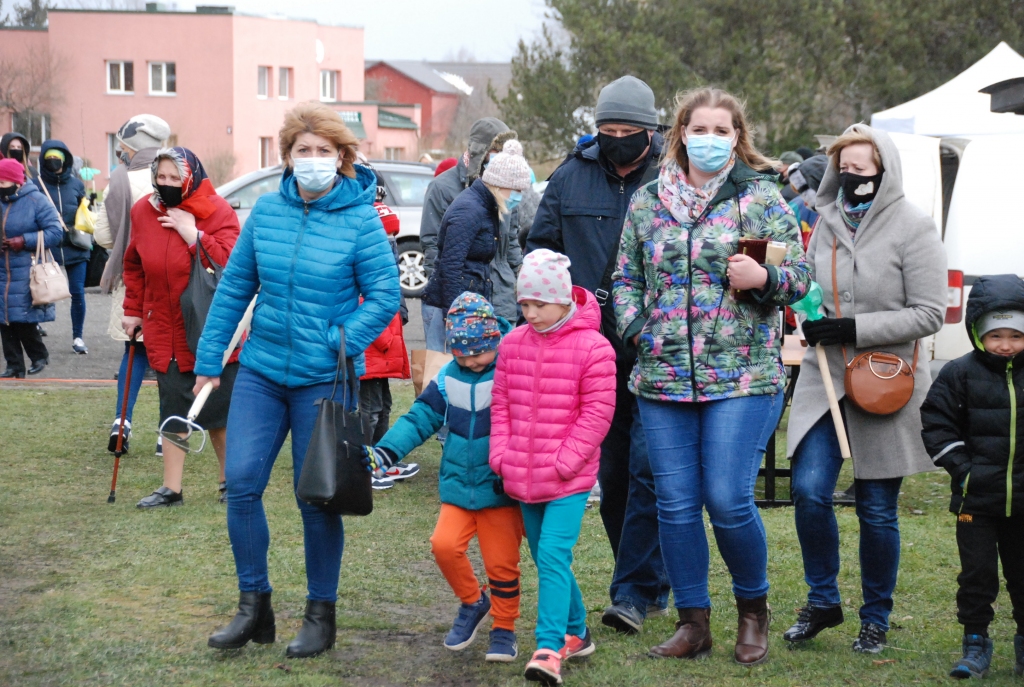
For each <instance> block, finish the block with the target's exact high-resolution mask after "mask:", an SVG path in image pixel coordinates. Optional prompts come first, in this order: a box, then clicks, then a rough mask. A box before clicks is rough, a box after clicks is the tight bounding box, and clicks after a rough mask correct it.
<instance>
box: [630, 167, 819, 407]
mask: <svg viewBox="0 0 1024 687" xmlns="http://www.w3.org/2000/svg"><path fill="white" fill-rule="evenodd" d="M661 183H662V182H661V181H659V182H652V183H650V184H648V185H647V186H644V187H641V188H640V189H639V190H638V191H637V192H636V194H635V195H634V196H633V199H632V202H631V203H630V207H629V211H628V213H627V215H626V220H625V224H624V226H623V230H622V239H621V242H620V247H619V258H618V267H617V269H616V271H615V274H614V275H613V280H614V286H613V296H614V304H615V315H616V319H617V324H618V331H619V334H620V335H621V336H623V337H624V338H628V337H632V336H633V335H634V334H636V333H637V332H639V338H638V341H637V352H638V359H637V363H636V365H635V366H634V369H633V374H632V378H631V380H630V390H631V391H632V392H633V393H635V394H637V395H639V396H642V397H644V398H649V399H653V400H661V401H691V402H692V401H714V400H720V399H726V398H734V397H738V396H747V395H757V394H774V393H778V392H780V391H782V390H783V388H784V386H785V382H786V375H785V369H784V368H783V365H782V359H781V354H780V348H781V343H782V339H781V332H780V330H779V315H778V307H779V306H784V305H788V304H790V303H794V302H796V301H798V300H800V299H801V298H803V296H804V295H805V294H806V293H807V290H808V287H809V285H810V275H809V273H808V268H807V264H806V262H805V261H804V251H803V246H802V243H801V240H800V230H799V227H798V225H797V221H796V217H795V216H794V215H793V212H792V211H791V210H790V209H789V206H788V205H786V203H785V201H784V200H783V199H782V196H781V195H780V194H779V190H778V186H777V185H776V184H775V182H774V180H773V179H772V178H771V177H770V176H769V175H764V174H760V173H758V172H755V171H753V170H751V169H750V168H749V167H747V166H746V165H745V164H743V163H742V162H741V161H737V162H736V163H735V166H734V168H733V169H732V171H731V172H730V173H729V177H728V179H726V180H725V182H724V183H723V184H722V186H721V188H720V189H719V191H718V193H717V194H716V195H715V197H714V199H713V200H712V201H711V202H710V203H708V204H707V206H706V207H705V209H704V211H703V212H702V213H701V214H700V215H698V216H697V217H696V218H695V219H694V221H692V222H689V223H681V222H680V221H679V220H678V219H677V218H676V217H675V215H674V213H673V212H672V211H671V210H670V209H669V208H668V207H667V206H666V204H665V202H664V201H663V200H662V198H661V194H660V193H659V191H660V190H661V189H660V185H661ZM741 237H742V238H767V239H771V240H773V241H780V242H784V243H786V245H787V246H788V251H787V253H786V258H785V260H784V261H783V263H782V265H781V266H780V267H777V268H774V267H768V272H769V281H768V284H767V285H766V289H765V290H764V291H763V292H762V293H761V294H759V296H758V300H759V301H760V302H759V303H757V302H753V300H752V301H749V302H748V301H737V300H736V299H734V298H733V296H732V294H731V293H730V292H729V289H728V284H727V281H726V267H727V266H728V258H729V257H730V256H732V255H734V254H736V252H737V250H738V246H739V239H740V238H741ZM641 323H642V327H640V324H641Z"/></svg>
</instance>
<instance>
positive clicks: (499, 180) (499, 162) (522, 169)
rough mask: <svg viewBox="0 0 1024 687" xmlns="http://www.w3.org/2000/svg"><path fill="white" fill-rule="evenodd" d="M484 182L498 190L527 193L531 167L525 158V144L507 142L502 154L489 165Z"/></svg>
mask: <svg viewBox="0 0 1024 687" xmlns="http://www.w3.org/2000/svg"><path fill="white" fill-rule="evenodd" d="M483 180H484V183H485V184H490V185H491V186H497V187H498V188H511V189H514V190H516V191H525V190H526V188H527V187H528V186H529V185H530V165H528V164H526V158H525V157H523V144H522V143H520V142H519V141H517V140H515V139H512V140H511V141H505V146H504V147H503V148H502V149H501V152H500V153H498V154H497V155H495V156H494V157H492V158H491V161H490V162H488V163H487V169H485V170H484V175H483Z"/></svg>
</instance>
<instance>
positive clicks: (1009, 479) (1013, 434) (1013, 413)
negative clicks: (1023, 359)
mask: <svg viewBox="0 0 1024 687" xmlns="http://www.w3.org/2000/svg"><path fill="white" fill-rule="evenodd" d="M1006 385H1007V386H1008V387H1010V462H1009V463H1007V464H1006V517H1010V512H1011V510H1012V509H1013V456H1014V454H1015V453H1016V452H1017V390H1016V389H1015V388H1014V387H1013V358H1011V359H1010V360H1009V361H1008V362H1007V363H1006Z"/></svg>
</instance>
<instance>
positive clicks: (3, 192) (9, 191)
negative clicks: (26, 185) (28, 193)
mask: <svg viewBox="0 0 1024 687" xmlns="http://www.w3.org/2000/svg"><path fill="white" fill-rule="evenodd" d="M17 192H18V187H17V186H6V187H3V188H0V200H8V199H9V198H10V197H11V196H13V195H14V194H15V193H17Z"/></svg>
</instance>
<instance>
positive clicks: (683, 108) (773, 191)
mask: <svg viewBox="0 0 1024 687" xmlns="http://www.w3.org/2000/svg"><path fill="white" fill-rule="evenodd" d="M667 145H668V149H667V152H666V156H665V160H664V163H663V166H662V170H661V173H660V176H659V178H658V180H657V181H656V182H651V183H650V184H648V185H646V186H643V187H641V188H640V189H639V190H638V191H637V192H636V194H635V195H634V196H633V199H632V202H631V204H630V209H629V212H628V213H627V216H626V221H625V226H624V228H623V231H622V240H621V245H620V249H619V262H618V268H617V270H616V272H615V274H614V299H615V311H616V317H617V320H618V329H619V334H620V335H622V337H623V339H624V340H630V341H633V342H634V343H635V344H636V346H637V352H638V360H637V363H636V367H635V369H634V373H633V379H632V381H631V384H630V388H631V390H632V391H633V393H635V394H636V395H637V396H638V397H639V399H640V414H641V417H642V419H643V425H644V431H645V433H646V435H647V445H648V450H649V452H650V458H651V468H652V470H653V473H654V481H655V486H656V490H657V496H658V512H659V522H660V525H661V546H662V551H663V552H664V556H665V564H666V566H667V568H668V573H669V578H670V579H671V582H672V588H673V592H674V596H675V603H676V608H677V610H678V612H679V622H678V623H677V624H676V628H677V630H676V633H675V635H674V636H673V637H672V638H670V639H669V640H668V641H666V642H665V643H664V644H661V645H660V646H656V647H654V648H653V649H651V653H652V655H655V656H668V657H675V658H696V657H698V656H701V655H704V654H706V653H707V652H708V651H710V649H711V633H710V629H709V617H710V612H711V610H710V609H711V599H710V596H709V595H708V555H709V554H708V543H707V537H706V534H705V529H704V522H703V513H702V511H703V509H704V508H705V507H706V508H707V511H708V514H709V515H710V518H711V524H712V525H713V526H714V530H715V539H716V541H717V543H718V548H719V550H720V551H721V553H722V558H723V559H725V563H726V565H727V566H728V568H729V572H730V573H731V575H732V580H733V592H734V594H735V597H736V605H737V608H738V611H739V631H738V634H737V639H736V647H735V658H736V661H737V662H739V663H741V664H744V665H751V664H755V663H760V662H762V661H764V660H765V659H766V658H767V654H768V621H769V617H770V616H769V611H768V604H767V594H768V579H767V564H768V545H767V540H766V537H765V531H764V526H763V525H762V523H761V519H760V516H759V515H758V513H757V508H756V507H755V505H754V481H755V479H756V478H757V471H758V468H759V467H760V465H761V457H762V455H763V453H764V450H765V446H766V444H767V441H768V437H769V436H770V435H771V434H772V431H773V430H774V429H775V425H776V423H777V422H778V419H779V416H780V415H781V413H782V406H783V400H782V398H783V395H782V393H781V392H782V390H783V388H784V386H785V383H786V373H785V368H784V367H783V365H782V360H781V355H780V346H781V332H780V329H779V307H781V306H784V305H787V304H790V303H793V302H795V301H798V300H799V299H800V298H802V297H803V296H804V294H805V293H806V292H807V288H808V286H809V283H810V281H809V280H810V277H809V275H808V270H807V265H806V264H805V262H804V254H803V248H802V245H801V241H800V232H799V228H798V226H797V221H796V218H795V217H794V215H793V214H792V212H791V211H790V210H789V208H788V206H787V205H786V202H785V201H784V200H783V199H782V196H781V195H780V194H779V190H778V185H777V184H776V183H775V179H774V172H773V171H771V164H770V160H768V159H766V158H765V157H763V156H762V155H761V154H760V153H758V152H757V151H756V150H755V148H754V147H753V144H752V142H751V133H750V129H749V127H748V126H747V123H746V119H745V116H744V113H743V108H742V105H741V104H740V103H739V102H738V101H737V100H736V99H735V98H734V97H733V96H731V95H729V94H728V93H725V92H723V91H720V90H716V89H707V88H705V89H699V90H696V91H692V92H690V93H687V94H685V95H684V96H682V98H681V99H680V101H679V106H678V109H677V112H676V115H675V122H674V125H673V127H672V130H671V131H670V132H669V134H668V144H667ZM759 170H768V171H759ZM741 238H758V239H770V240H771V241H776V242H781V243H784V244H785V246H786V256H785V258H784V259H783V260H782V264H781V265H779V266H777V267H775V266H771V265H762V264H759V263H758V262H757V261H755V260H754V259H753V258H751V257H749V256H747V255H740V254H738V253H739V240H740V239H741ZM741 292H742V293H741ZM736 294H741V295H739V296H737V295H736Z"/></svg>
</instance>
